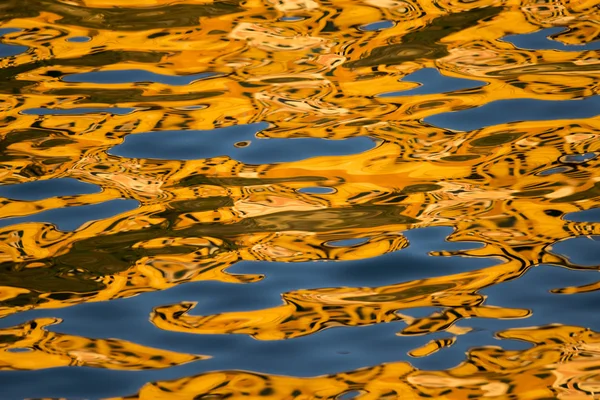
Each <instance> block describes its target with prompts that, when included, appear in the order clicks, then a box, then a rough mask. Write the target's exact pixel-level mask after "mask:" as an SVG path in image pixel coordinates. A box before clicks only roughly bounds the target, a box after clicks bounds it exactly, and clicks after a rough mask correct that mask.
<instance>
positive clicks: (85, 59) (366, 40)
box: [0, 0, 600, 399]
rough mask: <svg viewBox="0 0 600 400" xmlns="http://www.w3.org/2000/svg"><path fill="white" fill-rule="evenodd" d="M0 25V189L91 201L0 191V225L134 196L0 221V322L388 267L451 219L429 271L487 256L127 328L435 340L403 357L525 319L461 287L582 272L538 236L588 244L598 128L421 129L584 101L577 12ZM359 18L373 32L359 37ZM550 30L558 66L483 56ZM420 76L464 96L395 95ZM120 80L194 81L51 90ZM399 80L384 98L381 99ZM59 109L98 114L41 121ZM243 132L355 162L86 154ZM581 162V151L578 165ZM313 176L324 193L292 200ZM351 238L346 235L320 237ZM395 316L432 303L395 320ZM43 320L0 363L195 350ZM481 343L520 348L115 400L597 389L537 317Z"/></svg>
mask: <svg viewBox="0 0 600 400" xmlns="http://www.w3.org/2000/svg"><path fill="white" fill-rule="evenodd" d="M24 3H26V6H24V5H23V4H24ZM0 11H1V13H0V21H1V26H0V28H2V29H4V28H15V29H12V30H10V31H8V33H5V34H4V36H2V39H1V40H2V42H3V43H4V44H6V45H14V46H25V47H27V50H26V51H25V52H22V53H20V54H17V55H12V56H8V57H4V58H1V59H0V67H1V68H0V74H1V75H2V82H3V84H2V86H1V87H0V101H1V103H0V108H1V113H0V116H1V119H0V135H1V136H0V137H1V141H0V146H1V149H2V152H1V153H0V157H2V163H1V165H0V183H2V184H3V185H8V184H18V183H25V182H32V181H45V180H50V179H56V178H75V179H77V180H79V181H81V182H86V183H89V184H93V185H97V186H99V187H101V188H102V191H99V192H96V193H88V194H80V195H68V196H67V195H65V196H55V197H49V198H42V199H39V200H29V201H28V200H16V199H10V198H0V201H1V202H2V207H0V218H15V217H25V216H30V215H34V214H38V213H41V212H44V211H48V210H56V209H59V208H65V207H74V206H85V205H94V204H100V203H103V202H106V201H109V200H114V199H132V200H135V201H137V202H138V203H139V207H138V208H136V209H134V210H131V211H127V212H124V213H120V214H118V215H115V216H112V217H108V218H105V219H100V220H93V219H92V220H91V221H89V222H86V223H84V224H83V225H82V226H81V227H79V228H78V229H76V230H72V231H68V230H59V229H58V228H57V227H56V226H55V225H52V224H50V223H42V222H27V223H16V224H12V225H8V226H5V227H3V228H0V267H1V271H0V277H1V280H0V285H1V286H0V315H1V316H3V317H7V316H10V315H13V314H16V313H19V312H23V311H26V310H31V309H54V308H63V307H69V306H73V305H76V304H81V303H86V302H100V301H107V300H112V299H117V298H127V297H131V296H134V295H139V294H142V293H144V292H152V291H158V290H163V289H167V288H170V287H174V286H176V285H179V284H181V283H184V282H190V281H207V280H216V281H221V282H228V283H242V284H252V283H253V282H257V281H260V280H261V279H262V278H263V277H262V276H261V275H259V274H232V273H228V271H227V268H228V267H230V266H232V265H234V264H235V263H238V262H240V261H252V260H259V261H282V262H292V263H293V262H301V261H313V260H358V259H367V258H371V257H375V256H379V255H383V254H385V253H390V252H395V251H404V250H403V249H405V248H407V247H409V246H410V244H409V242H408V240H407V239H406V238H405V236H403V234H402V232H405V231H408V230H412V229H416V228H424V227H441V226H443V227H452V228H453V232H452V233H451V234H450V235H449V236H448V238H447V240H448V241H450V242H479V243H482V244H485V246H483V247H478V248H475V249H471V250H462V251H441V252H437V253H432V254H431V256H433V257H445V256H462V257H474V258H484V259H493V260H495V264H494V265H493V266H491V267H487V268H483V269H479V270H474V271H467V272H460V273H455V274H450V275H445V276H440V277H433V278H424V279H417V280H412V281H405V282H389V284H387V285H384V286H377V287H368V286H362V287H327V288H317V289H311V288H304V289H297V290H293V291H289V292H285V293H282V298H283V304H281V305H279V306H275V307H271V308H265V309H259V310H254V311H244V312H223V313H218V314H213V315H198V314H197V313H194V314H193V315H192V314H189V313H188V311H189V310H190V309H192V308H193V307H194V304H193V303H186V302H184V303H179V304H166V305H164V306H160V307H157V308H156V309H155V310H154V311H153V312H152V315H151V316H150V321H151V323H152V324H153V326H154V327H156V328H158V329H161V330H166V331H177V332H183V333H188V334H244V335H250V336H252V337H253V338H254V339H257V340H267V341H270V340H283V339H293V338H298V337H302V336H307V335H311V334H315V333H316V332H319V331H321V330H323V329H327V328H330V327H335V326H354V327H356V326H366V325H373V324H380V323H385V322H391V321H403V322H404V323H405V324H404V325H401V326H403V328H402V329H401V330H399V332H398V335H399V336H403V335H426V334H431V333H434V332H445V333H446V334H447V335H446V338H445V339H432V340H431V341H430V342H429V343H428V344H426V345H425V346H423V347H420V348H415V349H413V350H412V351H411V352H409V356H406V357H404V358H405V359H406V360H410V359H411V357H427V356H429V355H430V354H433V353H435V352H437V351H444V349H445V348H446V347H449V346H452V345H454V343H455V342H460V340H461V336H463V335H466V334H467V333H468V332H470V331H471V327H469V322H468V319H469V318H475V317H478V318H491V319H512V318H527V317H529V316H530V315H531V310H530V309H531V305H529V304H523V305H522V306H521V307H522V308H505V307H498V306H494V305H493V304H486V297H485V295H483V294H481V293H479V291H481V290H482V289H484V288H487V287H490V286H492V285H497V284H499V283H503V282H508V281H510V280H513V279H516V278H519V277H520V276H522V275H523V274H524V273H525V272H527V271H528V270H529V269H530V268H532V267H536V266H538V265H540V264H551V265H556V266H561V267H564V268H569V269H577V270H582V269H587V270H597V269H598V265H597V264H596V265H593V266H585V265H578V264H576V263H575V262H573V260H570V259H569V258H567V257H566V256H564V255H561V254H558V253H556V252H553V245H554V244H556V243H557V242H560V241H563V240H566V239H570V238H574V237H585V236H589V235H600V224H598V223H597V222H591V221H590V222H577V221H575V220H570V219H569V218H568V217H565V215H566V214H568V213H573V212H578V211H583V210H589V209H593V208H596V207H599V206H600V173H599V172H598V171H599V169H598V162H599V161H598V157H594V155H595V156H597V155H598V153H599V152H600V119H599V118H598V116H591V117H589V118H578V119H558V120H557V119H553V118H552V117H553V116H552V115H544V116H542V117H544V118H538V119H543V120H540V121H537V120H524V121H518V122H507V123H502V124H496V125H491V126H485V127H482V128H481V129H476V130H471V131H459V130H449V129H445V128H442V127H436V126H434V125H431V124H428V123H425V122H423V119H425V118H428V117H432V116H435V115H438V114H442V113H447V112H451V111H459V110H467V109H470V108H473V107H482V106H485V105H487V104H490V103H492V102H495V101H500V100H516V99H535V100H539V101H555V102H557V101H566V100H571V99H579V98H584V97H590V96H593V95H597V94H598V92H599V87H600V86H599V83H598V82H599V73H600V56H599V53H598V51H597V50H589V49H585V48H581V46H579V47H578V46H577V45H579V44H585V43H590V42H592V41H594V40H595V39H598V37H599V35H600V33H599V32H600V24H599V23H598V21H599V20H600V11H599V7H598V2H597V1H596V0H576V1H575V0H555V1H550V0H549V1H542V0H504V1H500V0H474V1H461V0H433V1H430V0H420V1H417V0H339V1H338V0H332V1H319V0H277V1H275V0H262V1H261V0H249V1H247V2H238V1H236V0H231V1H222V2H217V1H210V0H175V1H174V0H140V1H136V2H130V1H125V0H72V1H67V0H29V1H16V0H6V1H4V2H2V4H0ZM284 16H285V17H288V18H289V17H297V18H295V19H293V20H289V19H288V20H286V19H282V18H283V17H284ZM379 21H393V24H391V25H392V26H389V27H387V28H386V29H381V30H369V29H368V26H369V24H372V23H376V22H379ZM551 27H566V28H568V29H567V30H564V31H562V32H560V33H558V34H555V35H553V37H552V40H554V42H555V43H561V44H566V45H569V46H570V47H569V51H561V50H554V49H550V48H549V49H522V48H518V47H516V46H515V45H513V44H512V43H511V42H510V41H508V40H503V38H504V37H505V36H507V35H515V34H528V33H533V32H536V31H539V30H541V29H545V28H551ZM82 37H84V39H83V40H71V39H73V38H76V39H77V38H82ZM88 39H89V40H88ZM549 43H552V42H549ZM423 68H435V69H436V70H438V71H439V72H440V73H441V74H442V75H443V76H444V77H446V78H448V79H452V78H462V79H469V80H471V81H472V83H473V85H472V86H471V87H469V88H465V89H462V90H455V91H451V92H445V93H437V94H436V93H434V94H414V95H411V93H410V92H408V90H410V89H413V88H415V87H417V86H418V84H417V83H414V82H411V81H410V78H409V79H405V80H403V78H404V77H406V76H407V75H409V74H411V73H413V72H416V71H419V70H421V69H423ZM125 70H143V71H147V72H151V73H154V74H160V75H163V76H165V75H166V76H175V75H178V76H181V75H193V74H202V73H206V72H210V73H212V75H207V76H202V77H201V78H199V79H197V80H195V81H191V83H189V84H178V85H175V84H168V83H165V82H162V83H161V82H160V81H156V82H150V81H142V82H122V81H121V82H120V83H114V82H98V83H92V82H74V81H70V80H69V79H67V78H68V76H71V75H72V74H82V73H87V72H97V71H125ZM425 84H427V83H425ZM403 90H406V91H407V92H406V95H399V96H392V97H385V96H381V95H382V94H385V93H390V92H400V91H403ZM400 94H402V92H401V93H400ZM108 107H118V108H131V109H132V110H129V111H126V112H119V111H118V109H117V110H115V109H112V110H111V109H110V108H108ZM78 108H85V109H90V108H92V109H96V110H91V111H90V110H87V111H85V112H83V113H81V114H80V115H71V114H61V113H60V112H55V111H52V110H71V111H73V112H77V110H76V109H78ZM35 109H49V110H42V111H39V110H38V111H36V112H31V110H35ZM27 110H29V111H27ZM592 114H593V113H592ZM490 117H493V118H498V117H502V119H503V120H506V121H512V120H513V119H511V118H510V115H501V116H498V115H494V116H490ZM465 118H467V117H465ZM256 122H266V123H268V124H269V126H268V127H267V128H266V129H264V130H262V131H260V132H259V134H258V136H259V137H262V138H325V139H335V140H343V139H349V138H354V137H360V136H364V137H370V138H373V139H374V141H375V143H376V146H375V147H374V148H372V149H371V150H367V151H364V152H357V153H355V154H351V155H337V156H320V157H316V158H311V157H303V156H302V155H299V156H298V157H296V160H297V161H289V162H281V163H270V164H269V163H264V164H249V163H242V162H240V161H237V160H235V159H232V158H230V157H228V156H227V155H222V154H214V156H213V157H212V158H205V159H193V160H187V161H182V160H156V159H144V158H125V157H120V156H116V155H113V154H111V153H110V149H111V148H113V147H115V146H117V145H119V144H121V143H122V142H123V141H124V139H125V138H126V137H127V136H128V135H136V134H140V133H143V132H149V131H174V130H186V129H188V130H189V129H193V130H208V129H214V128H223V127H230V126H235V125H244V124H251V123H256ZM488 125H489V124H488ZM257 140H260V139H257ZM238 145H239V146H241V147H243V146H246V145H249V148H252V146H253V145H256V144H255V143H253V141H250V143H241V144H240V143H238ZM239 146H238V147H239ZM281 151H283V152H292V153H293V152H294V147H293V146H288V147H285V148H282V150H281ZM590 154H591V156H590ZM582 155H586V157H587V159H586V160H583V161H582V160H581V159H579V158H577V157H581V156H582ZM318 186H323V187H329V188H333V189H334V192H333V193H321V194H315V193H307V192H303V191H301V189H306V188H312V187H318ZM357 238H364V239H365V240H366V241H364V242H362V243H360V244H355V245H347V246H334V245H331V242H333V241H340V240H348V239H357ZM374 262H377V261H376V260H374ZM404 267H405V268H418V267H419V266H416V265H413V266H411V265H407V266H404ZM598 288H600V283H591V284H588V285H584V286H579V287H574V286H569V287H564V288H557V290H556V291H557V292H559V293H562V294H577V293H583V292H591V291H594V290H597V289H598ZM557 295H558V294H557ZM564 299H565V301H566V302H568V301H569V298H568V297H567V296H565V297H564ZM416 307H437V308H440V309H441V311H436V312H434V313H433V314H431V315H429V316H425V317H419V318H416V317H411V311H410V309H412V308H416ZM59 322H60V321H59V320H57V319H56V318H54V319H53V318H40V319H36V320H32V321H29V322H27V323H25V324H22V325H19V326H13V327H9V328H2V329H0V369H2V370H20V371H22V370H31V369H43V368H50V367H59V366H69V365H70V366H91V367H100V368H111V369H124V370H132V369H159V368H167V367H170V366H175V365H180V364H184V363H189V362H192V361H196V360H199V359H203V358H207V357H210V355H197V354H184V353H178V352H174V351H170V350H165V349H157V348H151V347H147V346H143V345H141V344H136V343H133V342H129V341H125V340H118V339H110V340H107V339H92V338H86V337H81V336H73V335H67V334H58V333H55V332H51V331H48V330H47V329H45V327H46V326H49V325H52V324H56V323H59ZM457 323H459V324H458V325H457ZM585 323H586V321H582V325H585ZM496 335H497V337H498V338H502V339H519V340H522V341H526V342H528V343H530V344H531V347H530V348H528V349H527V350H503V349H502V348H501V347H491V346H488V347H478V348H472V349H471V350H470V351H469V352H468V354H467V355H466V358H465V359H464V360H456V363H457V364H458V363H459V362H461V361H462V363H460V364H459V365H458V366H456V367H454V368H451V369H448V370H439V371H435V370H434V371H420V370H418V369H416V368H414V367H413V366H412V365H411V364H410V363H409V362H408V361H400V362H397V363H388V364H382V365H377V366H372V367H369V368H365V369H359V370H355V371H347V372H343V373H338V374H335V375H327V376H318V377H314V378H300V377H291V376H279V375H264V374H261V373H253V372H241V371H213V372H207V373H203V374H200V375H197V376H190V377H186V378H181V379H175V380H166V381H159V382H155V383H149V384H147V385H146V386H144V387H143V388H141V390H140V391H139V393H138V394H137V395H135V396H133V397H131V398H143V399H160V398H164V399H170V398H184V399H187V398H194V396H196V395H199V394H207V395H208V394H213V395H215V396H216V397H215V398H221V397H218V395H221V396H225V395H231V396H232V397H233V398H237V397H243V396H247V397H251V398H252V397H256V396H263V397H268V398H273V399H283V398H298V399H301V398H306V399H308V398H334V397H335V396H339V395H343V394H345V393H350V392H353V393H354V394H355V395H359V394H360V396H359V398H361V399H381V398H448V399H450V398H480V397H496V396H498V397H497V398H523V399H541V398H554V397H559V398H564V399H578V398H587V397H588V396H594V394H598V393H600V375H598V374H597V373H596V371H597V370H598V369H599V368H600V346H599V343H600V336H599V334H598V333H596V332H593V331H591V330H589V329H586V328H585V327H577V326H565V325H559V324H556V325H549V326H543V327H535V326H533V327H530V328H518V329H508V330H505V331H500V332H496ZM398 340H402V338H401V337H399V338H398ZM498 343H499V344H500V346H501V345H502V341H500V342H498ZM21 350H23V351H21ZM401 357H402V355H399V358H401ZM123 394H124V395H126V394H127V393H123ZM177 396H179V397H177ZM128 398H129V397H128Z"/></svg>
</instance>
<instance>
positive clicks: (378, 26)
mask: <svg viewBox="0 0 600 400" xmlns="http://www.w3.org/2000/svg"><path fill="white" fill-rule="evenodd" d="M395 25H396V24H395V23H394V21H389V20H384V21H377V22H372V23H370V24H366V25H362V26H361V27H360V28H359V29H360V30H361V31H367V32H374V31H382V30H384V29H389V28H393V27H394V26H395Z"/></svg>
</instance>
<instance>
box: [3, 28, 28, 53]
mask: <svg viewBox="0 0 600 400" xmlns="http://www.w3.org/2000/svg"><path fill="white" fill-rule="evenodd" d="M20 30H21V29H17V28H0V38H1V37H2V36H4V35H6V34H8V33H13V32H19V31H20ZM27 49H28V47H27V46H19V45H14V44H5V43H2V39H0V58H3V57H11V56H16V55H18V54H21V53H24V52H26V51H27Z"/></svg>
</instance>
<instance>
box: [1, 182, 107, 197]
mask: <svg viewBox="0 0 600 400" xmlns="http://www.w3.org/2000/svg"><path fill="white" fill-rule="evenodd" d="M98 192H100V188H99V187H98V186H96V185H92V184H90V183H85V182H81V181H78V180H77V179H73V178H58V179H49V180H43V181H33V182H26V183H19V184H16V185H2V186H0V197H6V198H9V199H13V200H42V199H47V198H49V197H56V196H75V195H78V194H90V193H98Z"/></svg>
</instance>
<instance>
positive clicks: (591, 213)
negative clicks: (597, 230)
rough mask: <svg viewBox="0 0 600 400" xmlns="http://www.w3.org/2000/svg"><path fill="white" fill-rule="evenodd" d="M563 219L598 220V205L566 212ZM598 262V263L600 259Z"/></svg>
mask: <svg viewBox="0 0 600 400" xmlns="http://www.w3.org/2000/svg"><path fill="white" fill-rule="evenodd" d="M564 219H566V220H567V221H575V222H600V207H598V208H590V209H589V210H585V211H577V212H573V213H568V214H567V215H565V217H564ZM598 262H599V263H600V260H599V261H598Z"/></svg>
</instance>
